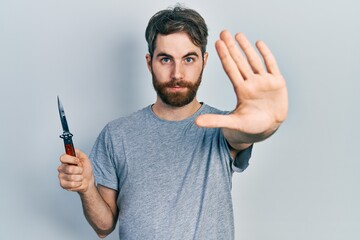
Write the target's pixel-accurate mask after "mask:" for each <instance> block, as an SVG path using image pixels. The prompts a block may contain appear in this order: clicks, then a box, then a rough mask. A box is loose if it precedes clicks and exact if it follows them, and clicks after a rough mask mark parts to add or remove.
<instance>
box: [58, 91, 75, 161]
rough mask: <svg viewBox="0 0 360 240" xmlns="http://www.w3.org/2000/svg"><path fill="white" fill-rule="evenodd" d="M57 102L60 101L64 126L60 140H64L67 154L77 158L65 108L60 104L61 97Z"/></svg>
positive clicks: (60, 111) (60, 112) (59, 103)
mask: <svg viewBox="0 0 360 240" xmlns="http://www.w3.org/2000/svg"><path fill="white" fill-rule="evenodd" d="M57 100H58V108H59V115H60V120H61V125H62V128H63V134H62V135H60V138H62V139H63V140H64V146H65V152H66V154H68V155H71V156H74V157H76V154H75V148H74V144H73V142H72V136H73V135H72V134H71V132H70V130H69V126H68V124H67V121H66V116H65V111H64V107H63V105H62V104H61V102H60V99H59V96H58V97H57Z"/></svg>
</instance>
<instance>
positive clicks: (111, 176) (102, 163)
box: [90, 125, 119, 191]
mask: <svg viewBox="0 0 360 240" xmlns="http://www.w3.org/2000/svg"><path fill="white" fill-rule="evenodd" d="M113 149H114V145H113V141H112V137H111V135H110V130H109V126H108V125H107V126H105V128H104V129H103V130H102V131H101V133H100V134H99V136H98V138H97V139H96V142H95V144H94V147H93V149H92V151H91V154H90V159H91V162H92V165H93V173H94V177H95V181H96V184H100V185H103V186H105V187H108V188H111V189H114V190H116V191H119V176H118V170H119V161H117V158H118V156H116V154H115V153H114V151H113Z"/></svg>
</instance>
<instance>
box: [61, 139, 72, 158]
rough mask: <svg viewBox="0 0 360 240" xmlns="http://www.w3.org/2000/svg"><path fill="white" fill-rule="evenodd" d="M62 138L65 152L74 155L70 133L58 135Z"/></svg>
mask: <svg viewBox="0 0 360 240" xmlns="http://www.w3.org/2000/svg"><path fill="white" fill-rule="evenodd" d="M60 137H61V138H62V139H63V140H64V147H65V152H66V154H67V155H70V156H73V157H76V154H75V148H74V144H73V142H72V134H63V135H61V136H60Z"/></svg>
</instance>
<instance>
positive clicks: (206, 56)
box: [203, 52, 209, 67]
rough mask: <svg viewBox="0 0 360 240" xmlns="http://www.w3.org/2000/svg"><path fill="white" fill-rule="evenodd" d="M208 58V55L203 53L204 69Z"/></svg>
mask: <svg viewBox="0 0 360 240" xmlns="http://www.w3.org/2000/svg"><path fill="white" fill-rule="evenodd" d="M208 57H209V53H208V52H205V53H204V59H203V60H204V67H205V65H206V63H207V60H208Z"/></svg>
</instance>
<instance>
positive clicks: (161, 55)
mask: <svg viewBox="0 0 360 240" xmlns="http://www.w3.org/2000/svg"><path fill="white" fill-rule="evenodd" d="M189 56H196V57H199V54H197V53H196V52H188V53H187V54H185V55H184V56H183V57H182V58H186V57H189ZM156 57H157V58H158V57H168V58H174V57H173V56H171V55H170V54H167V53H165V52H159V53H158V54H157V55H156Z"/></svg>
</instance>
